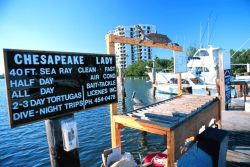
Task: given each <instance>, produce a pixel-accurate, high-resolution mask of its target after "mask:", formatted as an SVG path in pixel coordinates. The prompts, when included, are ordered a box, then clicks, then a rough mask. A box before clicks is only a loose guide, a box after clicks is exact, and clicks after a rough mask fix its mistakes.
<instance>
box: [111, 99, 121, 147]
mask: <svg viewBox="0 0 250 167" xmlns="http://www.w3.org/2000/svg"><path fill="white" fill-rule="evenodd" d="M116 114H117V103H112V104H110V123H111V125H110V126H111V143H112V148H115V147H118V146H121V132H120V126H119V125H118V124H117V123H115V121H114V115H116Z"/></svg>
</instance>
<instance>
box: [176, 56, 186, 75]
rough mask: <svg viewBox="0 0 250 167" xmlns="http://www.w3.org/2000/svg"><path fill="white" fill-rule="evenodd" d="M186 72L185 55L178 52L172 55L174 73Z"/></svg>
mask: <svg viewBox="0 0 250 167" xmlns="http://www.w3.org/2000/svg"><path fill="white" fill-rule="evenodd" d="M181 72H187V56H186V55H184V54H180V55H178V56H174V73H181Z"/></svg>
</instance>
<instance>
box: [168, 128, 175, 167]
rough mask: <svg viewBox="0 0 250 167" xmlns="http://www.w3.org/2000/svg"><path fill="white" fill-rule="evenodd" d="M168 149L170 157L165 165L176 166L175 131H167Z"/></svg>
mask: <svg viewBox="0 0 250 167" xmlns="http://www.w3.org/2000/svg"><path fill="white" fill-rule="evenodd" d="M167 150H168V159H167V162H166V164H165V167H174V163H175V161H176V159H175V132H174V131H169V132H168V133H167Z"/></svg>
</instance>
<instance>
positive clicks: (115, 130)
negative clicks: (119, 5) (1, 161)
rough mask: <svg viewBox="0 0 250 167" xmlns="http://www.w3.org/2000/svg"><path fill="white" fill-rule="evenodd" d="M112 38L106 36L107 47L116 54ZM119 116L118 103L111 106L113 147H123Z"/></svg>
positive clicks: (108, 50)
mask: <svg viewBox="0 0 250 167" xmlns="http://www.w3.org/2000/svg"><path fill="white" fill-rule="evenodd" d="M111 37H112V36H111V35H107V36H106V46H107V54H112V55H114V54H115V45H114V42H113V41H112V38H111ZM114 115H117V103H112V104H110V128H111V143H112V147H113V148H114V147H118V146H121V139H120V128H119V125H118V124H117V123H115V121H114V118H113V116H114Z"/></svg>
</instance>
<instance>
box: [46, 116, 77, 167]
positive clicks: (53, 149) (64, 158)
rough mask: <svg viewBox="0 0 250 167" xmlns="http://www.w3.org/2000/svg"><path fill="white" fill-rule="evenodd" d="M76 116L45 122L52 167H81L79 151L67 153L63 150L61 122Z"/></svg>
mask: <svg viewBox="0 0 250 167" xmlns="http://www.w3.org/2000/svg"><path fill="white" fill-rule="evenodd" d="M72 117H73V118H74V115H70V116H64V117H60V118H55V119H49V120H45V127H46V134H47V140H48V146H49V153H50V161H51V166H52V167H68V166H72V167H80V160H79V155H78V150H77V149H74V150H72V151H69V152H67V151H65V150H64V148H63V139H62V129H61V121H62V120H64V119H69V118H72Z"/></svg>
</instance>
